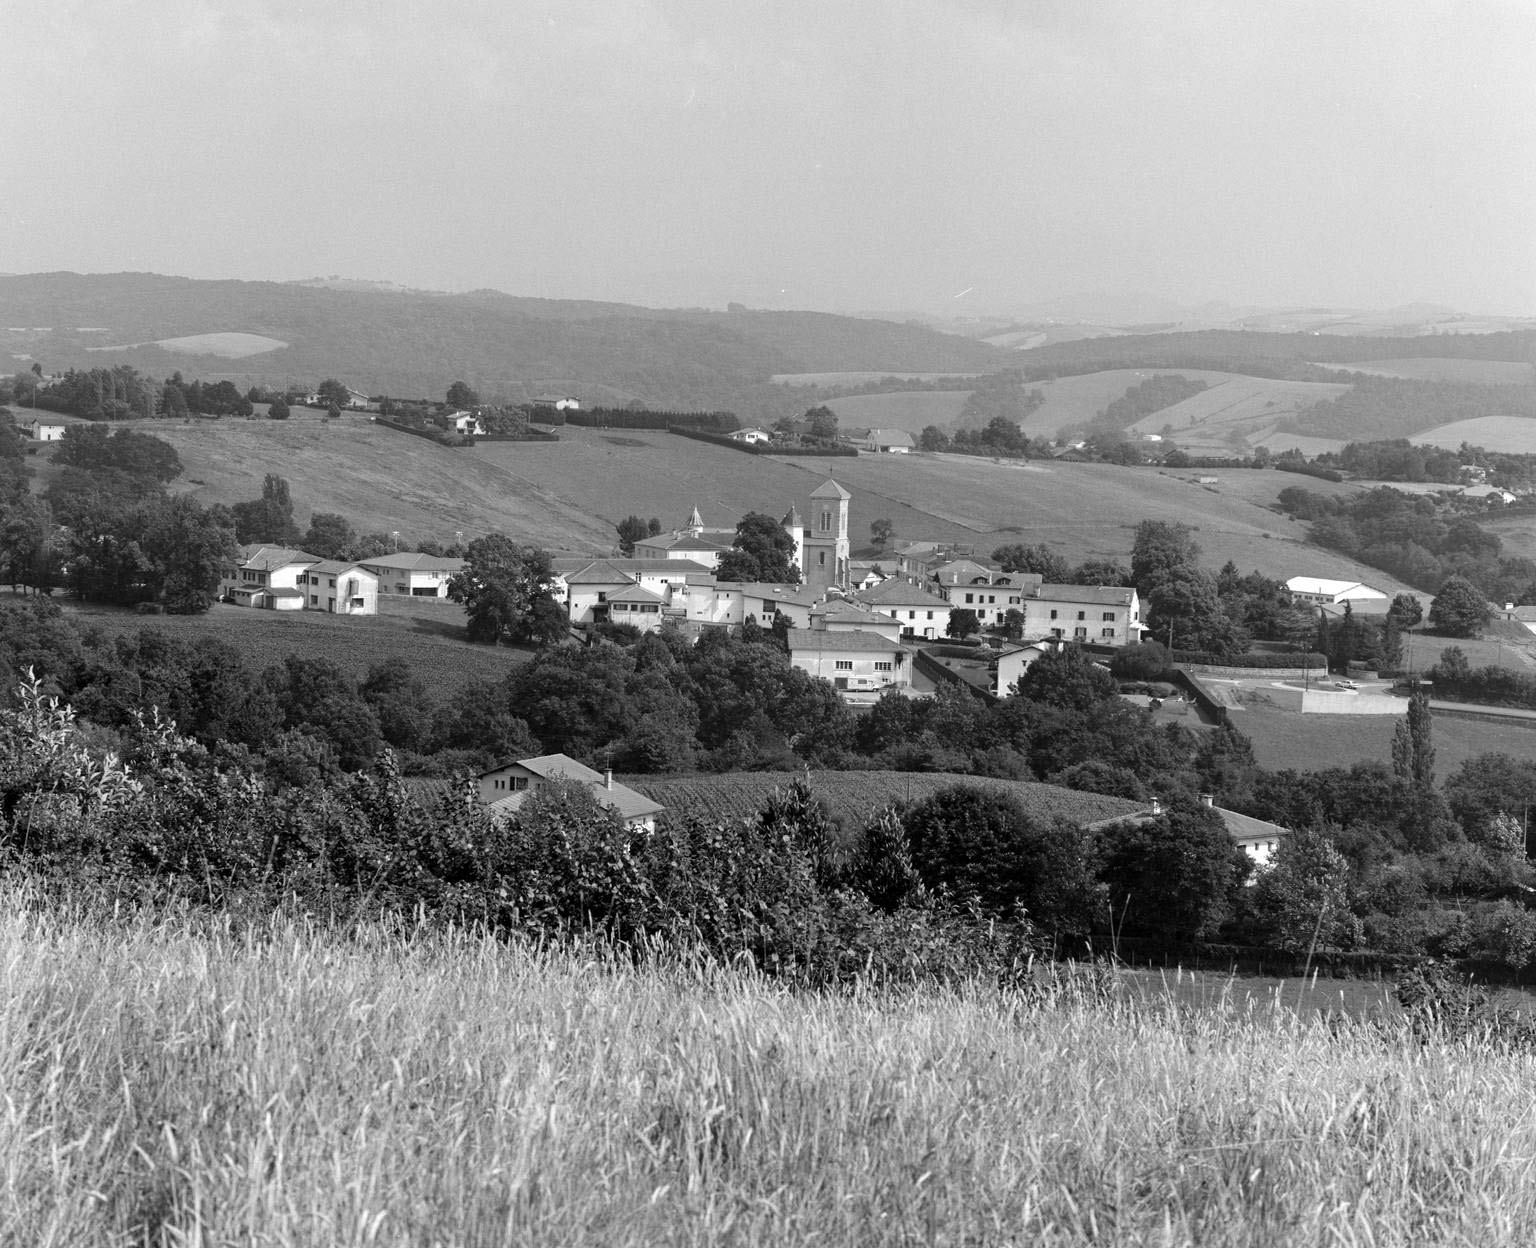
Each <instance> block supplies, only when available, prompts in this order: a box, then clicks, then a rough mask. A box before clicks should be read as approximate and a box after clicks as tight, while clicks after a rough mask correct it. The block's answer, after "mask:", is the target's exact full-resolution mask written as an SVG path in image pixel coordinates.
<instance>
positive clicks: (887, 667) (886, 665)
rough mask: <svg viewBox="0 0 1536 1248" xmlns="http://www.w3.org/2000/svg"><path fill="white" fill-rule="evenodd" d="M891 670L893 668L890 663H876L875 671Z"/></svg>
mask: <svg viewBox="0 0 1536 1248" xmlns="http://www.w3.org/2000/svg"><path fill="white" fill-rule="evenodd" d="M890 670H891V665H890V664H889V663H876V664H875V671H877V672H888V671H890Z"/></svg>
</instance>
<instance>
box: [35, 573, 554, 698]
mask: <svg viewBox="0 0 1536 1248" xmlns="http://www.w3.org/2000/svg"><path fill="white" fill-rule="evenodd" d="M62 605H63V607H64V610H65V613H66V614H67V615H69V617H70V618H71V619H72V620H73V621H74V622H75V623H77V624H79V625H80V626H81V627H82V628H99V629H101V630H102V631H103V632H105V633H107V634H109V635H120V634H136V633H140V632H143V631H144V630H145V629H158V630H159V631H160V632H162V633H165V634H167V635H169V636H171V637H177V638H181V639H183V640H192V639H194V638H197V637H217V638H218V639H219V640H220V641H226V642H228V643H229V644H230V645H232V646H234V647H235V649H236V650H238V651H239V652H240V654H241V657H242V658H243V659H244V660H245V662H246V664H247V666H249V667H251V668H252V669H254V670H256V671H260V670H261V669H262V668H265V667H269V666H271V665H273V664H280V663H282V661H283V660H284V659H285V658H286V657H287V656H288V655H290V654H296V655H298V656H299V657H300V658H304V659H325V660H327V661H328V662H331V663H334V664H336V665H337V666H338V667H340V668H341V669H342V670H343V671H345V672H347V673H348V674H349V675H351V676H353V677H362V676H366V675H367V674H368V669H369V668H370V667H372V666H374V665H375V664H377V663H382V662H384V661H385V660H386V659H389V658H395V657H398V658H402V659H404V660H405V661H406V662H408V663H409V664H410V665H411V668H412V670H413V671H414V672H415V674H416V676H417V677H418V678H419V679H421V680H422V681H424V682H425V683H426V685H427V688H428V689H430V690H431V691H432V692H433V694H434V695H445V694H447V693H449V692H451V691H452V690H454V689H457V688H458V687H459V686H460V685H462V684H464V683H465V682H466V681H468V680H472V679H487V678H490V679H494V678H497V677H500V676H504V675H505V674H506V673H507V672H509V671H511V670H512V669H513V668H514V667H518V666H520V665H522V664H523V663H526V662H527V661H528V659H529V657H530V656H531V654H532V651H529V650H525V649H522V648H520V647H514V646H476V645H471V644H470V643H469V642H467V641H465V640H464V639H463V638H464V611H463V608H461V607H459V606H458V605H457V604H455V603H424V602H412V601H410V600H409V599H404V598H401V599H389V598H386V597H381V598H380V599H379V614H378V615H374V616H367V615H357V616H347V615H331V614H329V613H327V612H323V611H263V610H258V609H255V608H252V607H233V606H228V605H226V604H223V603H216V604H215V605H214V606H213V608H212V609H211V610H210V611H209V612H208V613H207V614H206V615H136V614H134V613H133V612H131V611H122V610H116V609H111V608H107V607H94V606H81V605H78V604H74V603H69V602H65V603H63V604H62Z"/></svg>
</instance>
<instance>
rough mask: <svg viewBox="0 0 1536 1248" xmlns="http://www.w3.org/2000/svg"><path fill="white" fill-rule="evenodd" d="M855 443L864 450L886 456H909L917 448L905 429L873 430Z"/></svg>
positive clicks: (856, 439)
mask: <svg viewBox="0 0 1536 1248" xmlns="http://www.w3.org/2000/svg"><path fill="white" fill-rule="evenodd" d="M853 441H854V444H855V445H856V446H858V447H860V448H862V449H864V450H868V451H874V452H876V453H877V454H884V455H907V454H910V453H911V452H912V450H913V449H914V448H915V447H916V443H914V442H913V441H912V435H911V434H910V433H908V432H907V431H906V430H905V429H871V430H870V431H869V432H868V433H866V434H864V435H863V436H862V437H859V438H855V439H853Z"/></svg>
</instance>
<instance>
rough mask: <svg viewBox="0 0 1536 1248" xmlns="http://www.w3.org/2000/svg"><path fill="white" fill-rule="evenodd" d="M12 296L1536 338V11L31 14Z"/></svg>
mask: <svg viewBox="0 0 1536 1248" xmlns="http://www.w3.org/2000/svg"><path fill="white" fill-rule="evenodd" d="M0 46H3V47H4V49H5V55H4V60H5V73H4V75H3V77H0V167H3V168H4V169H5V170H6V175H7V176H6V177H5V182H4V192H3V194H0V272H13V273H14V272H37V271H45V270H55V269H68V270H74V271H79V272H117V271H123V270H143V271H153V272H160V273H174V274H181V275H186V276H191V277H236V278H248V279H267V280H288V279H296V278H306V277H312V276H317V275H330V274H339V275H343V276H346V277H354V278H366V279H375V280H383V281H390V282H396V283H400V284H402V285H407V286H413V287H419V288H424V289H432V290H470V289H474V288H479V287H494V288H497V289H501V290H505V291H509V292H511V293H514V294H525V295H540V296H548V297H565V298H595V299H614V300H622V301H627V302H636V303H644V304H651V305H657V306H677V305H705V306H714V307H719V306H724V304H725V303H726V302H727V301H730V300H735V301H739V302H742V303H745V304H747V305H749V306H753V307H770V306H771V307H802V308H824V309H828V310H835V311H854V310H874V309H889V310H908V311H922V312H930V313H937V314H941V315H942V314H955V315H982V314H991V313H1006V312H1008V311H1010V310H1012V309H1016V308H1019V307H1023V306H1030V305H1035V304H1038V303H1040V302H1042V301H1049V300H1051V299H1057V298H1061V297H1063V296H1070V295H1074V294H1078V293H1082V292H1102V293H1104V294H1109V295H1122V296H1128V295H1137V294H1144V295H1150V296H1155V297H1156V298H1158V299H1162V300H1171V301H1176V302H1180V303H1184V304H1197V303H1201V302H1204V301H1227V302H1231V303H1237V304H1254V305H1266V306H1274V305H1298V304H1301V305H1329V306H1351V307H1371V308H1385V307H1390V306H1394V305H1398V304H1403V303H1409V302H1432V303H1438V304H1445V305H1448V306H1451V307H1455V308H1458V309H1460V310H1463V311H1468V312H1481V313H1500V314H1506V315H1522V314H1536V124H1533V121H1532V119H1533V118H1536V0H1262V2H1256V0H1224V2H1222V3H1216V2H1213V0H1124V2H1120V0H590V2H589V0H563V2H560V3H547V2H544V0H366V2H365V0H312V2H310V3H297V2H292V0H48V2H47V3H39V2H38V0H0Z"/></svg>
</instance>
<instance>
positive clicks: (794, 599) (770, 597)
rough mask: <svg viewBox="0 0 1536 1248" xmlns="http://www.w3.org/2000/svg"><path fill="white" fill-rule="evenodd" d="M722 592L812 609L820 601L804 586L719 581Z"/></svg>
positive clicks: (813, 592) (815, 593) (817, 596)
mask: <svg viewBox="0 0 1536 1248" xmlns="http://www.w3.org/2000/svg"><path fill="white" fill-rule="evenodd" d="M719 587H720V588H721V589H723V590H736V591H737V592H738V593H740V594H741V595H742V597H744V598H761V599H762V600H763V601H764V602H791V603H794V604H795V605H796V606H800V607H814V606H815V605H816V604H817V603H818V602H819V601H821V594H820V593H819V592H818V591H816V590H814V589H809V588H807V587H806V586H804V585H775V584H773V583H772V582H771V581H721V582H719Z"/></svg>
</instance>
